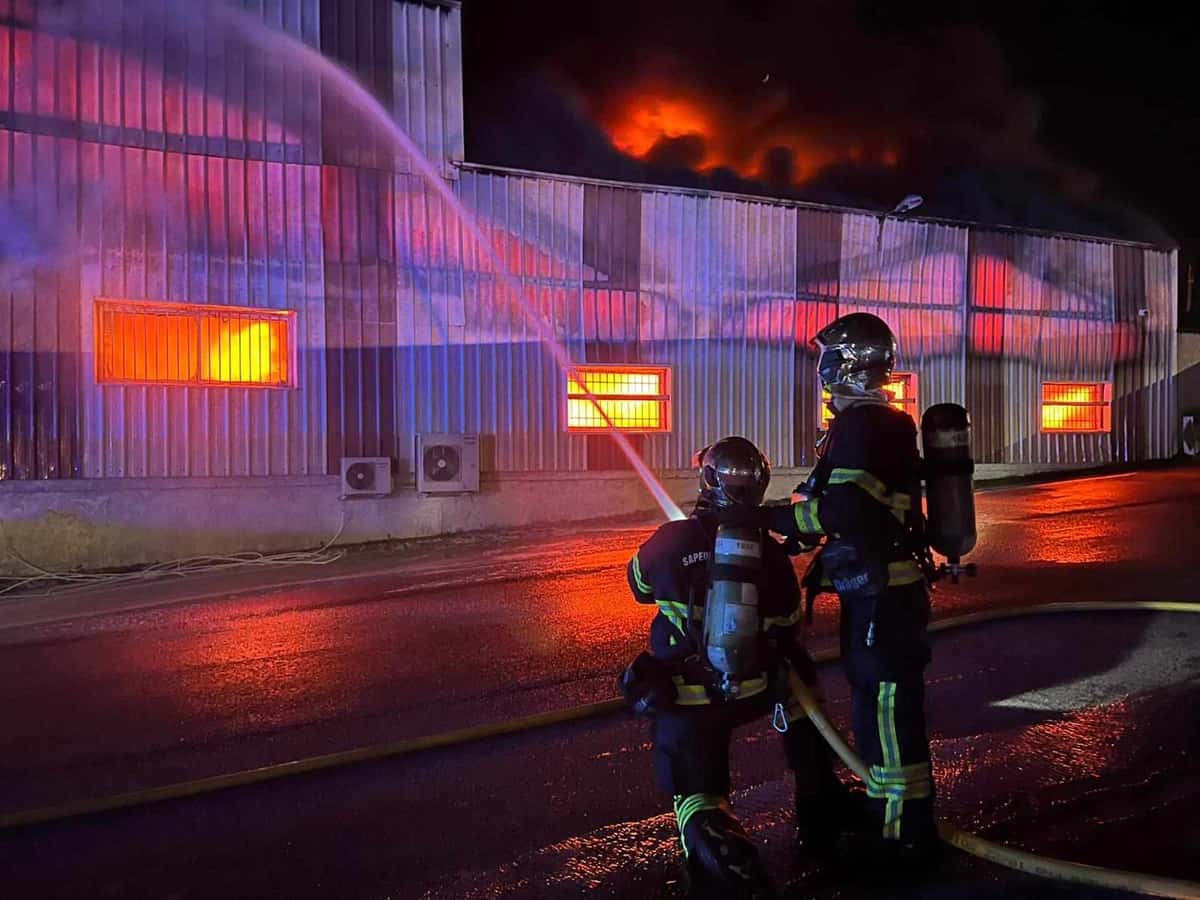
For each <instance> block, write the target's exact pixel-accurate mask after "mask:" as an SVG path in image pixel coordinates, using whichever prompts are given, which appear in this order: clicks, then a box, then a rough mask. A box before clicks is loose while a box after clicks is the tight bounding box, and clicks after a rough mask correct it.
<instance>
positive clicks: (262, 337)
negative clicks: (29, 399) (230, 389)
mask: <svg viewBox="0 0 1200 900" xmlns="http://www.w3.org/2000/svg"><path fill="white" fill-rule="evenodd" d="M294 321H295V313H293V312H290V311H279V310H269V309H249V308H245V307H238V306H199V305H195V304H189V303H140V302H130V301H122V300H97V301H96V316H95V332H96V380H97V381H98V382H101V383H107V384H174V385H240V386H243V387H292V386H294V384H295V377H294V370H295V366H294V365H293V362H292V352H293V346H292V333H293V323H294Z"/></svg>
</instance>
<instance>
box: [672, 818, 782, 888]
mask: <svg viewBox="0 0 1200 900" xmlns="http://www.w3.org/2000/svg"><path fill="white" fill-rule="evenodd" d="M689 799H690V798H689ZM680 837H681V840H682V842H683V848H684V853H685V854H686V855H687V869H688V882H689V892H688V900H770V898H773V897H774V892H773V890H772V888H771V884H770V879H769V878H768V877H767V873H766V869H765V868H764V866H763V864H762V860H761V859H760V858H759V855H758V850H757V849H756V848H755V846H754V842H753V841H751V840H750V836H749V835H748V834H746V831H745V829H743V828H742V826H741V824H740V823H739V822H738V820H737V819H735V818H734V817H733V814H732V813H731V812H729V808H728V805H727V804H724V803H723V804H722V805H721V806H716V807H712V808H705V809H698V810H696V811H695V812H693V813H692V814H691V815H690V816H687V817H686V818H685V820H684V825H683V829H682V831H681V834H680Z"/></svg>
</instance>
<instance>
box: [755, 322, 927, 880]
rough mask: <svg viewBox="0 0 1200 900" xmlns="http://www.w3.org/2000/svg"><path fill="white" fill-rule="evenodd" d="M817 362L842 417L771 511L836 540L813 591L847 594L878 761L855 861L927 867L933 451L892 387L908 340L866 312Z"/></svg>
mask: <svg viewBox="0 0 1200 900" xmlns="http://www.w3.org/2000/svg"><path fill="white" fill-rule="evenodd" d="M815 343H816V344H817V346H818V347H819V349H820V354H821V355H820V360H819V362H818V369H819V374H820V378H821V383H822V386H823V387H824V389H825V390H826V391H827V392H828V393H829V395H830V397H829V406H830V408H831V410H832V412H833V414H834V417H833V421H832V423H831V425H830V428H829V432H828V435H827V436H826V439H825V441H824V444H823V446H822V447H821V451H820V460H819V461H818V463H817V465H816V467H815V468H814V470H813V473H812V475H811V476H810V478H809V480H808V482H807V483H806V484H805V486H804V487H803V488H802V489H800V490H801V493H802V495H803V497H804V499H802V500H800V502H797V503H794V504H792V505H791V506H790V507H788V506H783V507H773V508H767V509H765V510H764V513H765V517H766V521H767V522H768V524H769V527H770V528H771V529H772V530H774V531H776V532H778V533H780V534H784V535H787V536H788V537H789V538H790V539H792V540H794V541H799V542H801V543H804V544H810V545H812V544H816V543H818V542H819V541H820V540H821V539H822V538H824V540H825V543H824V545H823V547H822V548H821V551H820V552H819V554H818V556H817V557H816V559H815V560H814V562H813V565H812V567H811V568H810V570H809V573H808V575H806V576H805V579H804V584H805V588H806V589H807V590H808V591H809V592H810V597H811V595H812V593H816V592H820V591H821V590H828V589H834V590H836V591H837V593H838V597H839V599H840V601H841V646H842V656H843V660H844V664H845V669H846V675H847V677H848V679H849V681H850V688H851V705H852V716H853V726H854V735H855V743H856V749H857V750H858V752H859V755H860V756H861V757H862V759H863V761H864V762H865V763H866V764H867V766H868V767H869V772H870V776H871V777H870V779H869V780H868V782H867V784H866V792H867V806H868V808H869V810H870V815H869V818H868V820H869V822H870V823H871V824H870V826H869V827H868V828H867V829H865V830H863V831H860V832H853V833H851V834H849V835H847V836H846V838H845V844H844V845H843V849H844V850H846V851H848V856H849V858H850V859H857V860H859V861H860V862H862V863H864V864H867V863H870V862H872V861H876V862H879V863H881V864H883V865H904V864H910V863H912V864H915V863H921V862H924V861H926V860H927V859H928V858H929V856H930V855H932V854H933V853H934V852H935V851H936V849H937V847H938V840H937V831H936V829H935V827H934V819H933V781H932V772H931V769H930V764H929V740H928V738H927V736H926V732H925V685H924V674H923V671H924V668H925V666H926V665H928V663H929V659H930V652H929V646H928V643H927V640H926V634H925V628H926V625H927V624H928V621H929V594H928V591H927V588H926V579H925V574H924V572H923V570H922V566H921V560H922V559H923V558H924V556H923V552H922V551H923V540H922V538H921V534H920V532H921V520H920V497H921V494H920V475H921V473H920V457H919V455H918V452H917V440H916V428H915V426H914V424H913V422H912V420H911V418H910V417H909V416H908V415H907V414H906V413H904V412H903V411H901V410H898V409H895V408H894V407H892V406H890V405H889V403H888V396H887V394H886V393H885V392H884V390H883V388H884V385H885V384H887V382H888V379H889V378H890V376H891V373H892V369H893V367H894V365H895V360H896V340H895V338H894V337H893V336H892V332H891V330H890V329H889V328H888V326H887V325H886V324H885V323H884V322H883V321H882V320H881V319H878V318H876V317H875V316H872V315H867V314H865V313H854V314H851V315H847V316H843V317H842V318H840V319H837V320H836V321H834V322H833V323H831V324H830V325H828V326H826V327H825V328H824V329H823V330H822V331H821V332H820V333H819V334H818V335H817V337H816V339H815Z"/></svg>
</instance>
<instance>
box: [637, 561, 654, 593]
mask: <svg viewBox="0 0 1200 900" xmlns="http://www.w3.org/2000/svg"><path fill="white" fill-rule="evenodd" d="M633 583H634V584H636V585H637V589H638V590H639V591H641V592H642V593H643V594H650V595H651V596H653V594H654V591H652V590H651V589H650V585H648V584H646V582H645V580H644V579H643V578H642V564H641V563H640V562H638V558H637V554H636V553H635V554H633Z"/></svg>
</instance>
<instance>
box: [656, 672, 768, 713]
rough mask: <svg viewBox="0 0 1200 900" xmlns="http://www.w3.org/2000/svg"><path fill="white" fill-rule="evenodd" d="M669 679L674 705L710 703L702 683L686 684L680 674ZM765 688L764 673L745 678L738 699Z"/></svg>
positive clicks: (755, 694)
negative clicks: (672, 683)
mask: <svg viewBox="0 0 1200 900" xmlns="http://www.w3.org/2000/svg"><path fill="white" fill-rule="evenodd" d="M671 681H673V682H674V683H675V694H676V696H675V705H676V706H703V705H704V704H706V703H711V702H712V700H710V699H709V696H708V691H707V690H705V688H704V685H702V684H688V683H687V682H685V681H684V680H683V676H682V675H672V676H671ZM766 689H767V676H766V674H765V673H764V674H763V676H762V677H760V678H747V679H746V680H745V681H743V682H742V690H741V693H739V694H738V697H737V698H738V699H739V700H745V699H746V698H748V697H754V696H757V695H758V694H761V693H762V692H763V691H765V690H766Z"/></svg>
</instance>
